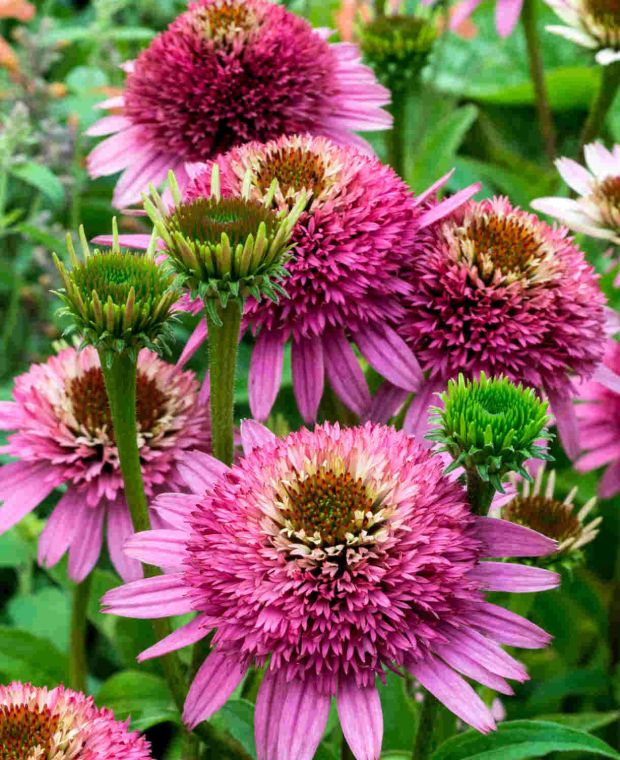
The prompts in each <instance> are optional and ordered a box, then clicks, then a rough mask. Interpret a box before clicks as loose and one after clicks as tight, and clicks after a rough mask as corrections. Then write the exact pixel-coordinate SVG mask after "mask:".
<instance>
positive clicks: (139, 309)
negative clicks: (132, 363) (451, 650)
mask: <svg viewBox="0 0 620 760" xmlns="http://www.w3.org/2000/svg"><path fill="white" fill-rule="evenodd" d="M80 242H81V248H82V255H83V259H82V260H80V259H79V258H78V256H77V254H76V252H75V248H74V246H73V242H72V240H71V237H70V236H67V248H68V250H69V255H70V258H71V265H72V267H71V269H70V270H67V269H66V267H65V265H64V264H63V263H62V262H61V261H60V260H59V259H58V256H57V255H56V254H54V262H55V264H56V267H57V269H58V271H59V273H60V276H61V277H62V281H63V286H64V287H63V288H62V289H61V290H60V291H58V293H57V295H58V296H59V297H60V298H61V299H62V301H63V303H64V308H63V309H62V313H63V314H65V315H67V316H70V317H71V318H72V320H73V324H72V325H71V326H70V327H69V328H68V330H67V331H66V332H69V333H71V332H77V333H79V334H81V335H82V337H83V342H84V344H91V345H93V346H95V347H96V348H97V349H99V350H101V351H102V352H103V353H104V355H105V354H110V355H113V354H114V353H115V352H116V353H121V352H123V351H130V352H131V353H133V354H134V355H137V352H138V350H139V349H140V348H142V347H147V348H150V349H152V350H156V349H157V348H159V347H161V346H163V347H165V346H166V340H167V338H168V337H169V336H170V330H171V327H170V322H171V313H170V312H171V309H172V306H173V305H174V304H175V303H176V301H177V300H178V299H179V297H180V294H181V293H180V290H179V288H178V286H177V284H176V283H175V276H174V273H173V272H171V271H170V269H169V268H167V267H166V266H165V265H160V264H158V263H157V262H156V261H155V243H156V239H155V237H153V241H152V243H151V246H150V247H149V249H148V251H147V252H146V253H138V252H132V251H122V250H121V248H120V246H119V242H118V231H117V228H116V220H115V221H114V235H113V244H112V248H111V249H104V250H98V249H95V250H94V251H91V250H90V247H89V245H88V242H87V240H86V236H85V235H84V229H83V228H80Z"/></svg>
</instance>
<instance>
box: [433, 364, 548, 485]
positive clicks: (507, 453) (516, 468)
mask: <svg viewBox="0 0 620 760" xmlns="http://www.w3.org/2000/svg"><path fill="white" fill-rule="evenodd" d="M441 400H442V401H443V407H442V408H437V409H435V411H436V413H437V416H436V418H435V422H436V423H437V424H438V427H437V429H436V430H433V431H432V432H431V434H430V435H429V436H428V437H429V438H430V439H431V440H433V441H437V442H439V443H441V444H442V448H441V451H442V452H447V453H448V454H450V456H451V457H452V464H450V465H449V467H448V469H447V472H451V471H452V470H456V469H458V468H460V467H464V468H465V469H466V470H475V471H476V472H477V473H478V475H479V476H480V477H481V478H482V480H483V481H485V482H489V483H491V485H493V487H494V488H495V489H496V490H498V491H502V490H503V487H502V479H503V478H504V476H506V475H507V474H508V473H510V472H518V473H519V474H520V475H522V476H523V477H526V478H527V477H529V473H528V472H527V470H525V469H524V468H523V464H524V463H525V462H526V461H527V460H528V459H535V458H536V459H544V458H546V456H547V455H546V453H545V449H544V448H542V447H541V446H540V445H538V444H537V441H540V440H541V439H545V438H547V437H548V434H547V433H546V430H545V427H546V425H547V424H548V423H549V417H548V415H547V403H546V402H544V401H542V400H541V399H539V398H538V396H537V395H536V394H535V393H534V391H533V390H532V389H531V388H524V387H523V386H522V385H518V386H517V385H514V383H511V382H510V380H507V379H506V378H502V377H500V378H491V379H488V378H487V377H486V375H485V374H484V372H481V373H480V378H479V379H477V380H465V378H464V377H463V375H459V377H458V380H450V381H449V383H448V390H447V392H445V393H442V394H441Z"/></svg>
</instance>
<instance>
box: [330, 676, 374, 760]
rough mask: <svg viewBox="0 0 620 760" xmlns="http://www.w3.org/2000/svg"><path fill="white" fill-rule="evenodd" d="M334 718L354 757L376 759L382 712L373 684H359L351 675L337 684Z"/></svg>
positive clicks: (359, 759) (365, 759) (362, 759)
mask: <svg viewBox="0 0 620 760" xmlns="http://www.w3.org/2000/svg"><path fill="white" fill-rule="evenodd" d="M336 701H337V704H338V717H339V718H340V725H341V726H342V733H343V734H344V736H345V739H346V740H347V744H348V745H349V747H350V749H351V751H352V752H353V754H354V755H355V757H356V760H378V759H379V755H380V754H381V743H382V741H383V711H382V710H381V701H380V699H379V692H378V691H377V690H376V688H375V687H374V686H370V687H360V686H358V685H357V684H356V683H355V678H354V677H350V678H343V679H341V681H340V683H339V684H338V695H337V700H336Z"/></svg>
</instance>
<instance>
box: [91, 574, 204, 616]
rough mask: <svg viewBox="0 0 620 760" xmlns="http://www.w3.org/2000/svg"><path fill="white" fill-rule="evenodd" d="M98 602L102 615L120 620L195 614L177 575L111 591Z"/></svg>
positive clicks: (182, 583)
mask: <svg viewBox="0 0 620 760" xmlns="http://www.w3.org/2000/svg"><path fill="white" fill-rule="evenodd" d="M101 602H102V604H103V610H102V611H103V612H106V613H108V614H110V615H119V616H120V617H133V618H163V617H171V616H172V615H185V614H186V613H188V612H193V611H194V608H193V604H192V601H191V599H190V598H189V597H188V589H187V585H186V583H185V581H184V580H183V577H182V576H181V575H178V574H176V573H175V574H171V575H158V576H156V577H154V578H144V579H142V580H139V581H132V582H131V583H126V584H125V585H124V586H119V587H118V588H113V589H112V590H111V591H108V592H107V594H105V596H104V597H103V599H102V600H101Z"/></svg>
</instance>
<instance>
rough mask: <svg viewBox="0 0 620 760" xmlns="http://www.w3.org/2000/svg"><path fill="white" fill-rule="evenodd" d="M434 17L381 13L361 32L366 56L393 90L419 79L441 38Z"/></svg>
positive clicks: (361, 42)
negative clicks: (384, 14)
mask: <svg viewBox="0 0 620 760" xmlns="http://www.w3.org/2000/svg"><path fill="white" fill-rule="evenodd" d="M437 34H438V31H437V24H436V22H435V20H434V19H433V18H432V17H429V18H423V17H421V16H378V17H377V18H376V19H374V20H373V21H371V22H370V23H369V24H367V25H366V26H364V27H363V28H362V30H361V31H360V45H361V48H362V53H363V55H364V58H365V59H366V61H367V62H368V63H369V65H370V66H372V68H373V69H374V71H375V73H376V74H377V77H378V78H379V79H380V80H381V81H382V82H383V84H385V85H386V86H388V87H389V88H390V89H391V90H392V91H396V90H398V89H401V88H405V87H407V86H409V85H410V84H411V83H412V82H415V81H417V79H418V78H419V76H420V72H421V71H422V69H423V68H424V67H425V66H426V64H427V62H428V58H429V55H430V53H431V50H432V49H433V45H434V44H435V40H436V39H437Z"/></svg>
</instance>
